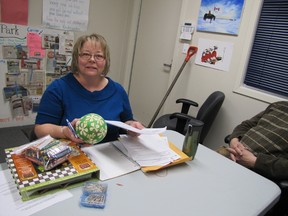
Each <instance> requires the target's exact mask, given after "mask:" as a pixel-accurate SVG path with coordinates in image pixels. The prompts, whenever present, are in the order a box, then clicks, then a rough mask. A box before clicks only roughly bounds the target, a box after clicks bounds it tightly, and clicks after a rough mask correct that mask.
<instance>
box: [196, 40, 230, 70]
mask: <svg viewBox="0 0 288 216" xmlns="http://www.w3.org/2000/svg"><path fill="white" fill-rule="evenodd" d="M232 53H233V44H232V43H227V42H222V41H216V40H207V39H204V38H200V39H199V41H198V52H197V56H196V58H195V64H198V65H201V66H205V67H210V68H214V69H217V70H222V71H228V70H229V67H230V62H231V58H232Z"/></svg>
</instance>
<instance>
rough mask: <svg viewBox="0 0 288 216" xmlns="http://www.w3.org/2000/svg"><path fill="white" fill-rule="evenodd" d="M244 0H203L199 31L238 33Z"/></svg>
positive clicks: (199, 17) (199, 16)
mask: <svg viewBox="0 0 288 216" xmlns="http://www.w3.org/2000/svg"><path fill="white" fill-rule="evenodd" d="M243 6H244V0H202V1H201V7H200V10H199V15H198V24H197V31H205V32H213V33H222V34H229V35H238V31H239V26H240V22H241V16H242V11H243Z"/></svg>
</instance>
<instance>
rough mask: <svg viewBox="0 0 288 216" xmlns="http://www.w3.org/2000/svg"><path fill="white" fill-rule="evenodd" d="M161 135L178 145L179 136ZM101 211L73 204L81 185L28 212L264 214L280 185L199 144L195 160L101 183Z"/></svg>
mask: <svg viewBox="0 0 288 216" xmlns="http://www.w3.org/2000/svg"><path fill="white" fill-rule="evenodd" d="M165 135H166V136H167V137H168V138H169V140H170V141H172V142H173V143H174V144H175V145H176V146H178V147H179V148H180V149H181V148H182V143H183V140H184V136H183V135H181V134H179V133H177V132H174V131H167V132H165ZM106 182H107V184H108V196H107V201H106V207H105V208H104V209H94V208H85V207H81V206H80V205H79V198H80V196H81V193H82V191H81V187H78V188H74V189H71V190H70V192H72V193H73V197H72V198H70V199H67V200H65V201H63V202H60V203H58V204H57V205H54V206H52V207H49V208H47V209H43V210H42V211H40V212H38V213H36V214H34V215H39V216H40V215H41V216H51V215H52V216H53V215H60V214H63V215H71V216H74V215H77V216H81V215H83V216H89V215H93V216H95V215H97V216H98V215H99V216H101V215H107V216H114V215H115V216H119V215H123V216H142V215H143V216H147V215H149V216H154V215H157V216H158V215H159V216H160V215H161V216H162V215H163V216H179V215H183V216H184V215H185V216H186V215H195V216H201V215H203V216H209V215H213V216H216V215H219V216H226V215H227V216H228V215H229V216H232V215H233V216H237V215H239V216H250V215H263V214H265V213H266V212H267V211H268V210H269V209H270V208H271V207H272V206H273V205H274V204H275V203H276V202H277V201H278V199H279V196H280V189H279V187H278V186H277V185H276V184H274V183H273V182H272V181H270V180H268V179H266V178H264V177H262V176H260V175H258V174H256V173H254V172H252V171H250V170H248V169H246V168H244V167H242V166H240V165H238V164H236V163H234V162H232V161H230V160H229V159H227V158H225V157H223V156H221V155H219V154H217V153H216V152H214V151H212V150H210V149H208V148H206V147H204V146H202V145H199V147H198V151H197V153H196V158H195V159H194V160H193V161H189V162H187V163H184V164H180V165H176V166H174V167H170V168H167V169H165V170H162V171H158V172H152V173H143V172H142V171H136V172H133V173H130V174H127V175H124V176H121V177H118V178H114V179H110V180H108V181H106Z"/></svg>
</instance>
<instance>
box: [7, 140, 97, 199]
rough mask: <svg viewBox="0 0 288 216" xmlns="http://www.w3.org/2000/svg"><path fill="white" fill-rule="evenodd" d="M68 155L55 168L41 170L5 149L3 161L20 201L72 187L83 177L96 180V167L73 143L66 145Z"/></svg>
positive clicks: (81, 180)
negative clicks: (12, 179)
mask: <svg viewBox="0 0 288 216" xmlns="http://www.w3.org/2000/svg"><path fill="white" fill-rule="evenodd" d="M69 146H70V147H71V148H72V154H71V155H70V157H69V158H68V160H67V161H66V162H64V163H62V164H60V165H58V166H57V167H55V168H53V169H51V170H49V171H44V170H43V169H42V168H41V166H39V165H37V164H36V163H33V162H32V161H30V160H29V159H27V158H25V157H24V156H23V155H19V154H14V152H13V149H14V148H10V149H5V153H6V162H7V164H8V167H9V168H10V170H11V173H12V175H13V178H14V179H15V183H16V184H17V188H18V190H19V193H20V195H21V197H22V200H23V201H25V200H29V199H32V198H35V197H38V196H40V195H44V194H46V193H53V192H55V191H57V190H59V189H67V188H71V187H75V186H77V185H78V184H76V183H81V182H83V181H85V180H88V179H92V178H95V179H96V178H97V179H99V168H98V167H97V166H96V165H95V163H94V162H93V161H92V160H91V159H90V158H89V157H88V156H87V155H86V154H85V153H84V152H83V151H82V150H81V149H80V148H79V147H78V146H77V145H76V144H75V143H73V142H71V143H70V144H69Z"/></svg>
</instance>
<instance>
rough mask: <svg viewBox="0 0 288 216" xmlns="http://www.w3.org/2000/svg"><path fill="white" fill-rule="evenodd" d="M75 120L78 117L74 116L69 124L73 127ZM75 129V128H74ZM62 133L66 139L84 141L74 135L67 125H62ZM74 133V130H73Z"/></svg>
mask: <svg viewBox="0 0 288 216" xmlns="http://www.w3.org/2000/svg"><path fill="white" fill-rule="evenodd" d="M77 121H79V119H78V118H75V119H74V120H73V121H72V122H71V125H72V127H73V128H75V126H76V123H77ZM74 130H75V129H74ZM62 133H63V135H64V136H65V137H66V139H69V140H71V141H73V142H75V143H83V142H84V141H83V140H82V139H80V138H78V137H76V136H75V135H74V133H73V132H72V130H71V129H70V128H69V127H68V126H62ZM75 133H76V132H75Z"/></svg>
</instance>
